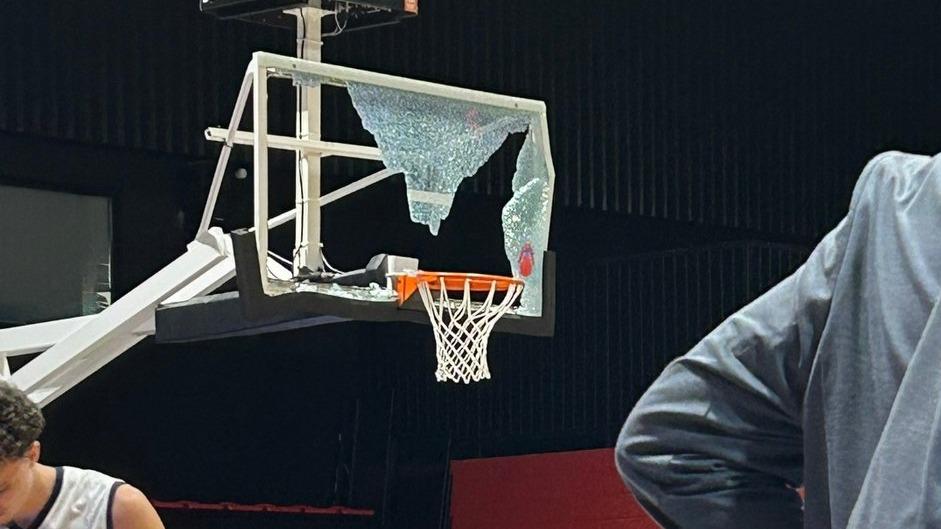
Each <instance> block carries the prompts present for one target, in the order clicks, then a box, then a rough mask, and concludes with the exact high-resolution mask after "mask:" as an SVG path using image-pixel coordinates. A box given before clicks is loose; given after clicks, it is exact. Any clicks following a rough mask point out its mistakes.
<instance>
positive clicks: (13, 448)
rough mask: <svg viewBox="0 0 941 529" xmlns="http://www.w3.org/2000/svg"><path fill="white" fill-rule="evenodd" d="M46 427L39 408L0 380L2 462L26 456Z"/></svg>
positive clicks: (0, 444)
mask: <svg viewBox="0 0 941 529" xmlns="http://www.w3.org/2000/svg"><path fill="white" fill-rule="evenodd" d="M45 426H46V420H45V419H44V418H43V416H42V410H40V409H39V406H38V405H36V403H34V402H33V401H31V400H29V397H27V396H26V394H25V393H23V392H22V391H20V390H19V389H17V388H16V387H15V386H13V385H12V384H10V383H8V382H4V381H3V380H0V462H3V461H7V460H10V459H16V458H18V457H23V456H24V455H26V452H27V451H28V450H29V447H30V446H32V444H33V442H34V441H36V440H37V439H39V434H41V433H42V430H43V428H44V427H45Z"/></svg>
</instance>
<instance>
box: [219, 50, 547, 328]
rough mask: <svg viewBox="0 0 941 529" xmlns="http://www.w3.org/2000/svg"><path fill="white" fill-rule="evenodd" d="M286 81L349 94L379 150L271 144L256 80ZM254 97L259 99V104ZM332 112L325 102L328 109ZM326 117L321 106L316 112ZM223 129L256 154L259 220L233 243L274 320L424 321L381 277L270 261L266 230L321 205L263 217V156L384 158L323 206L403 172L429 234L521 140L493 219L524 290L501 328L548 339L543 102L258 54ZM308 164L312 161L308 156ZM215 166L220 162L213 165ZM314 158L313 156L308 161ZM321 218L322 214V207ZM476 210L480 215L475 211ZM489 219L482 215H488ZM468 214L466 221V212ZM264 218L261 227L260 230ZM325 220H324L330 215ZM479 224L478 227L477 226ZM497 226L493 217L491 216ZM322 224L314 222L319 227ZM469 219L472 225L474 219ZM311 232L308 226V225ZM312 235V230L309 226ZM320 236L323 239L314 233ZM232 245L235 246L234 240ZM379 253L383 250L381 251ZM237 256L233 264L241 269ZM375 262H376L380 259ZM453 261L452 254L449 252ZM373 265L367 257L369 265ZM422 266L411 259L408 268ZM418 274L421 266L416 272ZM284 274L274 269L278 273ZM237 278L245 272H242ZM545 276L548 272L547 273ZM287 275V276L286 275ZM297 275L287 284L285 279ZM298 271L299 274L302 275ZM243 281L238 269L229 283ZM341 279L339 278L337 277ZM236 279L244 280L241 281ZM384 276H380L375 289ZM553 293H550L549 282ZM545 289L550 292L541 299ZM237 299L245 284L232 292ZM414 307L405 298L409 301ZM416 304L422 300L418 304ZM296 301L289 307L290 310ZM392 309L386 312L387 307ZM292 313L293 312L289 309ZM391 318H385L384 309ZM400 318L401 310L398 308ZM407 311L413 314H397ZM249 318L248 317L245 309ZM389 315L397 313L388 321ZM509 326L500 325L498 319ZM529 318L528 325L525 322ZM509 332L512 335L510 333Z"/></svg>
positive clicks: (411, 206)
mask: <svg viewBox="0 0 941 529" xmlns="http://www.w3.org/2000/svg"><path fill="white" fill-rule="evenodd" d="M272 77H274V78H282V79H288V80H290V81H292V82H293V84H294V86H295V87H298V88H299V89H302V90H304V89H307V88H316V87H324V86H332V87H338V88H341V89H344V90H346V92H347V93H348V95H349V98H350V99H349V100H350V102H351V103H352V106H353V108H354V109H355V111H356V113H357V115H358V116H359V118H360V122H361V124H362V128H363V131H365V132H368V133H369V134H371V135H372V137H373V138H374V140H375V146H369V145H354V144H348V143H338V142H327V141H321V140H320V139H319V137H318V138H317V139H310V138H306V137H300V136H296V137H291V136H278V135H275V134H272V133H271V132H269V131H268V123H267V109H266V108H264V107H266V106H267V105H261V104H260V103H259V101H267V99H268V95H267V88H265V89H264V90H263V91H262V92H261V95H259V94H258V89H259V82H260V81H264V82H265V83H266V84H267V83H268V79H269V78H272ZM246 86H248V87H250V88H251V89H252V91H253V92H254V95H253V97H255V99H254V100H253V101H255V103H256V104H255V106H254V110H253V112H254V116H253V129H252V130H251V131H239V130H237V123H238V120H237V119H235V117H237V116H241V114H240V112H241V111H242V110H244V108H245V107H244V105H245V100H246V98H245V97H244V90H245V87H246ZM259 98H260V99H259ZM331 108H332V106H331ZM322 110H326V109H322ZM231 123H232V124H230V126H229V128H228V129H220V128H215V129H209V130H207V137H208V138H209V139H211V140H214V141H220V142H225V143H226V145H232V144H242V145H249V146H252V148H253V149H254V166H253V167H254V170H255V173H254V174H255V216H254V219H255V224H254V228H253V230H249V231H250V232H251V231H253V232H254V233H246V234H245V235H244V236H240V237H239V241H242V242H240V243H239V244H243V243H244V241H245V240H248V239H246V238H245V237H248V238H249V239H254V241H255V242H254V244H255V246H256V251H255V252H254V254H255V255H254V256H249V257H247V259H248V260H249V261H251V260H252V259H254V263H255V264H254V265H252V264H251V262H248V261H246V262H245V263H243V265H244V266H245V267H248V268H246V270H248V269H250V268H252V267H254V271H253V272H251V273H250V274H249V275H254V276H256V277H257V276H258V275H259V274H260V276H261V277H260V283H261V284H262V287H263V288H262V289H261V291H262V293H261V295H260V299H262V303H264V302H265V301H264V299H265V298H278V300H279V301H278V303H277V305H278V307H281V308H280V309H272V310H273V312H272V314H271V315H272V317H274V316H276V314H275V313H277V312H279V311H281V312H283V311H284V310H285V309H284V307H288V306H294V305H296V307H295V308H296V309H297V311H298V312H316V311H320V313H321V314H332V315H335V316H342V317H352V319H360V320H367V321H390V320H397V319H404V320H405V321H427V316H426V315H423V314H422V308H423V307H422V306H421V303H418V306H417V307H416V306H414V303H413V304H412V306H409V304H408V302H407V301H404V300H403V299H404V298H403V297H402V296H395V295H394V294H395V293H394V292H393V291H392V289H393V286H392V283H394V282H395V281H396V278H397V277H399V276H397V275H396V274H395V273H391V272H389V271H384V272H382V273H381V274H379V275H377V276H376V278H375V279H374V280H373V279H371V278H372V277H373V276H371V275H369V273H371V270H370V269H369V268H368V267H367V268H366V269H364V270H357V271H356V272H357V273H359V274H360V276H359V277H358V278H357V280H359V279H364V278H366V279H368V281H360V282H356V283H353V282H350V283H338V280H340V279H342V280H346V279H348V278H349V276H348V275H346V276H344V274H348V273H344V272H338V271H336V270H335V269H334V270H328V269H327V267H329V263H326V261H324V263H325V268H324V269H323V270H309V269H308V270H301V269H300V268H299V267H298V266H296V263H295V268H294V270H293V272H292V271H291V270H286V269H285V268H284V267H283V266H280V265H279V264H278V263H276V262H274V259H275V258H277V259H278V260H280V261H281V262H284V263H286V264H287V266H288V268H290V264H291V263H290V259H287V258H285V257H284V256H280V258H278V257H277V256H272V255H271V254H270V249H269V248H268V233H267V232H268V229H269V228H276V227H277V226H280V225H281V224H284V223H285V222H287V221H289V220H293V218H294V216H295V215H298V216H299V217H300V218H304V216H305V215H306V213H305V212H306V211H307V209H305V208H309V207H318V205H317V202H316V201H311V200H307V197H303V196H299V197H297V204H299V206H298V208H297V209H296V210H295V211H289V212H285V213H282V214H280V215H277V216H274V217H271V216H269V215H268V211H267V205H266V204H267V202H268V196H267V193H268V184H267V179H268V174H267V169H268V168H267V165H268V161H267V155H265V154H260V153H264V152H267V150H268V149H286V150H294V151H296V152H301V153H303V152H307V153H319V156H334V157H345V158H353V159H362V160H373V161H379V162H382V164H384V165H385V168H384V169H383V170H382V171H380V172H379V173H374V174H372V175H368V176H365V175H364V177H363V178H361V179H360V180H357V181H355V182H353V183H351V184H347V185H345V186H343V187H342V188H341V189H338V190H335V191H331V192H330V193H328V194H327V195H321V197H320V204H319V207H322V206H323V205H325V204H326V203H329V202H332V201H335V200H339V199H341V198H343V197H345V196H348V195H349V194H351V193H354V192H356V191H358V190H360V189H362V188H364V187H367V186H369V185H372V184H374V183H376V182H378V181H380V180H382V179H385V178H387V177H389V176H391V175H398V174H400V173H401V174H402V175H404V183H405V196H404V197H402V198H403V199H404V200H406V201H407V204H408V212H409V216H410V218H411V220H412V221H413V222H415V223H417V224H421V225H423V226H425V227H427V229H428V231H429V232H430V233H431V234H432V235H435V236H436V235H437V234H438V232H439V230H440V228H441V225H442V223H445V222H448V217H449V215H453V212H452V205H453V204H454V198H455V194H456V193H457V191H458V189H459V188H460V186H461V183H462V182H463V180H464V179H465V178H473V177H474V176H475V175H476V174H477V172H478V171H479V170H480V169H481V167H483V166H484V165H485V164H486V163H487V161H488V160H490V158H491V157H492V156H493V155H494V154H495V153H496V152H497V151H498V150H500V149H501V147H503V146H504V144H505V143H506V141H507V139H508V137H510V136H511V135H522V136H523V141H522V142H521V143H522V146H521V148H520V150H519V152H518V153H517V155H516V167H515V174H514V175H513V179H512V196H511V197H510V198H509V199H508V201H507V202H506V204H505V205H504V207H503V210H502V214H501V215H500V216H501V219H500V220H501V221H502V231H503V252H501V253H503V254H504V256H505V258H506V260H507V264H508V265H509V266H508V268H509V269H510V270H511V271H512V275H513V277H514V278H516V279H519V280H522V281H523V283H524V288H523V293H522V296H521V297H520V298H519V304H518V305H517V306H515V307H513V308H512V309H511V311H510V312H509V313H508V316H507V317H504V318H502V319H501V321H500V322H498V327H497V329H498V330H499V329H500V326H501V325H502V326H504V327H510V328H512V327H513V326H514V325H515V326H516V328H518V329H521V330H520V331H519V332H521V333H524V334H533V335H542V336H545V335H550V334H551V332H552V328H553V327H554V323H553V322H554V317H552V318H551V321H550V319H547V318H546V316H547V313H546V310H547V307H550V308H549V309H548V310H550V311H551V313H550V314H548V316H550V317H551V316H552V314H554V300H555V290H554V263H555V261H554V256H553V255H552V253H551V252H550V251H549V250H548V240H549V226H550V220H551V213H552V196H553V181H554V177H555V171H554V168H553V166H552V158H551V154H550V148H549V135H548V130H547V129H548V122H547V118H546V108H545V104H544V103H542V102H541V101H536V100H531V99H522V98H516V97H511V96H504V95H498V94H493V93H488V92H481V91H476V90H468V89H463V88H458V87H451V86H446V85H440V84H435V83H429V82H424V81H417V80H412V79H406V78H401V77H394V76H389V75H384V74H378V73H373V72H365V71H362V70H356V69H352V68H346V67H341V66H335V65H329V64H324V63H319V62H312V61H305V60H301V59H295V58H288V57H282V56H277V55H273V54H268V53H263V52H259V53H256V54H255V55H254V56H253V63H252V64H251V65H250V67H249V71H248V73H246V78H245V80H244V81H243V95H241V96H240V102H239V103H238V104H237V107H236V113H234V118H233V121H232V122H231ZM315 158H316V157H315ZM220 160H222V161H223V163H224V161H225V160H224V159H223V158H222V157H220ZM315 161H316V160H315ZM321 214H322V215H326V216H329V212H328V211H322V212H321ZM481 214H483V212H481ZM489 214H490V213H488V215H489ZM462 215H466V213H462ZM262 219H268V222H263V220H262ZM327 220H328V222H329V219H327ZM481 220H486V219H481ZM492 220H493V221H496V219H492ZM317 222H319V220H318V221H317ZM474 222H476V220H475V221H474ZM315 227H316V226H315ZM312 231H313V228H312ZM317 233H319V231H317ZM316 243H319V241H314V240H312V241H310V242H309V244H308V242H307V241H306V240H300V241H299V242H298V243H297V245H296V246H295V252H297V251H298V250H299V249H305V250H304V251H307V250H306V249H307V248H311V247H316V246H314V244H316ZM233 245H235V238H233ZM376 250H377V254H378V253H379V252H382V251H384V249H382V248H377V249H376ZM238 255H239V252H238V251H237V252H236V264H237V266H241V265H239V264H238V263H239V257H238ZM246 255H247V254H246ZM379 256H380V255H377V256H376V257H379ZM422 257H423V256H420V255H415V256H408V255H406V256H391V258H394V259H409V258H414V259H421V258H422ZM454 257H456V258H460V255H457V256H454ZM374 259H375V258H374ZM415 262H416V263H419V261H415ZM416 266H418V264H416ZM278 268H280V270H281V272H277V271H276V269H278ZM240 270H241V269H240ZM547 270H550V271H551V273H548V274H547V273H546V271H547ZM285 271H286V272H287V274H288V275H287V277H285V275H284V272H285ZM436 271H440V272H449V271H454V272H466V273H474V272H478V270H436ZM292 273H293V277H291V274H292ZM305 274H306V275H305ZM238 275H242V276H244V274H242V272H241V271H237V276H238ZM341 276H343V277H341ZM243 280H244V281H248V279H245V278H244V277H243ZM383 280H387V281H388V282H386V283H385V284H383ZM547 285H549V286H547ZM547 288H551V289H552V290H551V291H547V290H546V289H547ZM239 291H240V293H241V292H242V291H243V284H240V285H239ZM295 297H296V298H297V299H299V300H301V301H296V302H294V301H291V302H288V301H286V300H287V299H288V298H291V299H294V298H295ZM405 299H411V298H405ZM419 301H420V300H419ZM291 303H294V305H291ZM390 306H391V309H388V307H390ZM292 310H293V309H292ZM388 310H391V311H392V312H391V313H390V312H388ZM396 311H398V312H396ZM408 311H415V313H414V314H411V315H409V314H405V315H404V316H403V315H402V314H399V313H401V312H408ZM247 312H249V313H250V312H252V310H248V311H247ZM390 314H395V315H392V316H390ZM514 319H515V320H516V321H515V322H513V321H510V322H509V323H507V322H506V321H504V320H514ZM523 320H528V321H523ZM507 332H516V331H515V330H508V331H507Z"/></svg>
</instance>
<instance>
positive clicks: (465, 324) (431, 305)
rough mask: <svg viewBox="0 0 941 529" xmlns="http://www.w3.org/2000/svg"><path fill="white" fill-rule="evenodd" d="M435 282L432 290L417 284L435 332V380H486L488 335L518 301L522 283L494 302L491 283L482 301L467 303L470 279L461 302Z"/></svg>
mask: <svg viewBox="0 0 941 529" xmlns="http://www.w3.org/2000/svg"><path fill="white" fill-rule="evenodd" d="M430 281H433V280H430ZM438 281H439V284H438V285H436V287H437V288H436V289H434V290H433V288H432V285H431V284H429V281H419V282H418V292H419V294H421V299H422V302H423V303H424V304H425V309H426V310H427V311H428V317H429V318H430V319H431V326H432V328H434V331H435V344H436V346H437V358H438V369H437V370H436V371H435V378H437V379H438V381H439V382H446V381H452V382H463V383H465V384H469V383H471V382H479V381H480V380H483V379H485V378H490V369H489V367H488V366H487V342H488V341H489V339H490V331H492V330H493V326H494V325H496V323H497V321H498V320H499V319H500V318H501V317H503V315H504V314H506V313H507V311H508V310H510V307H511V306H512V305H513V303H514V302H515V301H516V298H518V297H519V295H520V293H521V292H522V291H523V285H522V283H521V282H516V281H513V282H510V284H509V286H508V288H507V290H506V292H505V294H504V296H503V299H501V300H500V301H499V302H495V297H496V294H497V282H496V281H492V282H491V283H490V290H489V292H487V297H486V299H484V300H483V301H482V302H476V301H473V300H472V299H471V279H470V278H468V279H466V280H465V281H464V297H463V299H461V300H452V299H450V298H449V296H448V289H447V288H446V286H445V279H444V278H443V277H441V278H439V279H438Z"/></svg>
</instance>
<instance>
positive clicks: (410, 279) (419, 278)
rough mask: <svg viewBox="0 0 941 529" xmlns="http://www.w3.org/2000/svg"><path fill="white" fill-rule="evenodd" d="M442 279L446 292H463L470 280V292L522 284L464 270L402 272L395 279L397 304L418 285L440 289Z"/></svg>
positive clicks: (517, 281) (504, 290)
mask: <svg viewBox="0 0 941 529" xmlns="http://www.w3.org/2000/svg"><path fill="white" fill-rule="evenodd" d="M442 279H444V288H445V289H446V290H447V291H448V292H463V290H464V284H465V283H466V282H468V280H469V281H470V285H469V286H470V290H471V292H489V291H490V288H491V287H492V288H493V289H494V291H496V292H506V291H507V290H509V289H510V286H511V285H517V286H520V285H523V284H524V283H523V280H522V279H517V278H515V277H508V276H495V275H489V274H471V273H465V272H425V271H419V272H415V273H411V274H402V275H400V276H398V280H397V281H396V292H397V293H398V297H399V304H400V305H401V304H402V303H405V301H406V300H407V299H408V298H410V297H412V294H414V293H415V291H416V290H418V285H419V284H421V283H428V288H430V289H431V290H441V280H442Z"/></svg>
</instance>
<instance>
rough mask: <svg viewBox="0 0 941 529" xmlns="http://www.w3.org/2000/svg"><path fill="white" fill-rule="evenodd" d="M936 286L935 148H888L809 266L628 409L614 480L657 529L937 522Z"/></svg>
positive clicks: (939, 206) (860, 527)
mask: <svg viewBox="0 0 941 529" xmlns="http://www.w3.org/2000/svg"><path fill="white" fill-rule="evenodd" d="M939 294H941V155H939V156H936V157H934V158H931V157H926V156H915V155H910V154H904V153H899V152H888V153H884V154H881V155H879V156H877V157H876V158H874V159H873V160H872V161H871V162H870V163H869V164H868V165H867V166H866V168H865V169H864V170H863V173H862V175H861V177H860V179H859V181H858V183H857V185H856V189H855V190H854V192H853V198H852V201H851V203H850V208H849V213H848V214H847V216H846V217H845V218H844V219H843V220H842V221H841V222H840V223H839V225H838V226H837V227H836V228H835V229H834V230H833V231H832V232H830V233H829V234H828V235H827V236H826V237H825V238H824V239H823V240H822V241H821V242H820V244H819V245H818V246H817V247H816V249H815V250H814V251H813V252H812V254H811V255H810V257H809V258H808V259H807V262H806V263H804V264H803V265H802V266H801V267H800V268H799V269H798V270H797V271H796V272H794V274H793V275H791V276H790V277H788V278H787V279H785V280H784V281H782V282H781V283H779V284H778V285H776V286H775V287H774V288H772V289H771V290H770V291H768V292H767V293H765V294H764V295H763V296H761V297H760V298H758V299H757V300H755V301H754V302H752V303H751V304H749V305H748V306H746V307H745V308H743V309H741V310H740V311H738V312H737V313H735V314H733V315H732V316H731V317H729V318H728V319H727V320H726V321H725V322H723V323H722V324H721V325H719V326H718V327H717V328H716V329H715V330H714V331H712V332H711V333H710V334H709V335H708V336H706V337H705V338H704V339H703V340H702V341H701V342H699V344H697V345H696V346H695V347H693V349H692V350H691V351H689V352H688V353H687V354H686V355H684V356H682V357H680V358H678V359H676V360H674V361H673V362H672V363H671V364H670V365H668V366H667V367H666V369H665V370H664V371H663V373H662V374H661V375H660V377H659V378H658V379H657V380H656V382H654V384H653V385H652V386H651V387H650V388H649V389H648V391H647V392H646V393H645V394H644V396H643V397H642V398H641V399H640V400H639V401H638V403H637V405H636V406H635V407H634V409H633V411H631V413H630V415H629V416H628V418H627V421H626V422H625V424H624V427H623V429H622V430H621V433H620V436H619V438H618V442H617V447H616V450H615V452H616V464H617V467H618V470H619V471H620V473H621V476H622V477H623V479H624V481H625V482H626V483H627V484H628V485H629V487H630V488H631V489H632V490H633V492H634V495H635V496H636V498H637V500H638V501H639V502H640V503H641V505H642V506H643V507H644V508H645V509H646V510H647V511H648V512H649V513H650V515H651V516H652V517H653V518H654V519H655V520H656V521H657V522H658V523H659V524H660V525H662V526H663V527H664V528H666V529H673V528H682V529H687V528H689V529H712V528H716V529H720V528H721V529H752V528H755V529H778V528H782V529H783V528H789V529H797V528H801V527H803V528H806V529H898V528H904V529H921V528H941V310H939V309H938V306H939V299H938V298H939ZM800 486H803V487H804V489H805V499H804V500H803V501H802V499H801V497H800V495H799V494H798V492H797V488H798V487H800Z"/></svg>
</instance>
